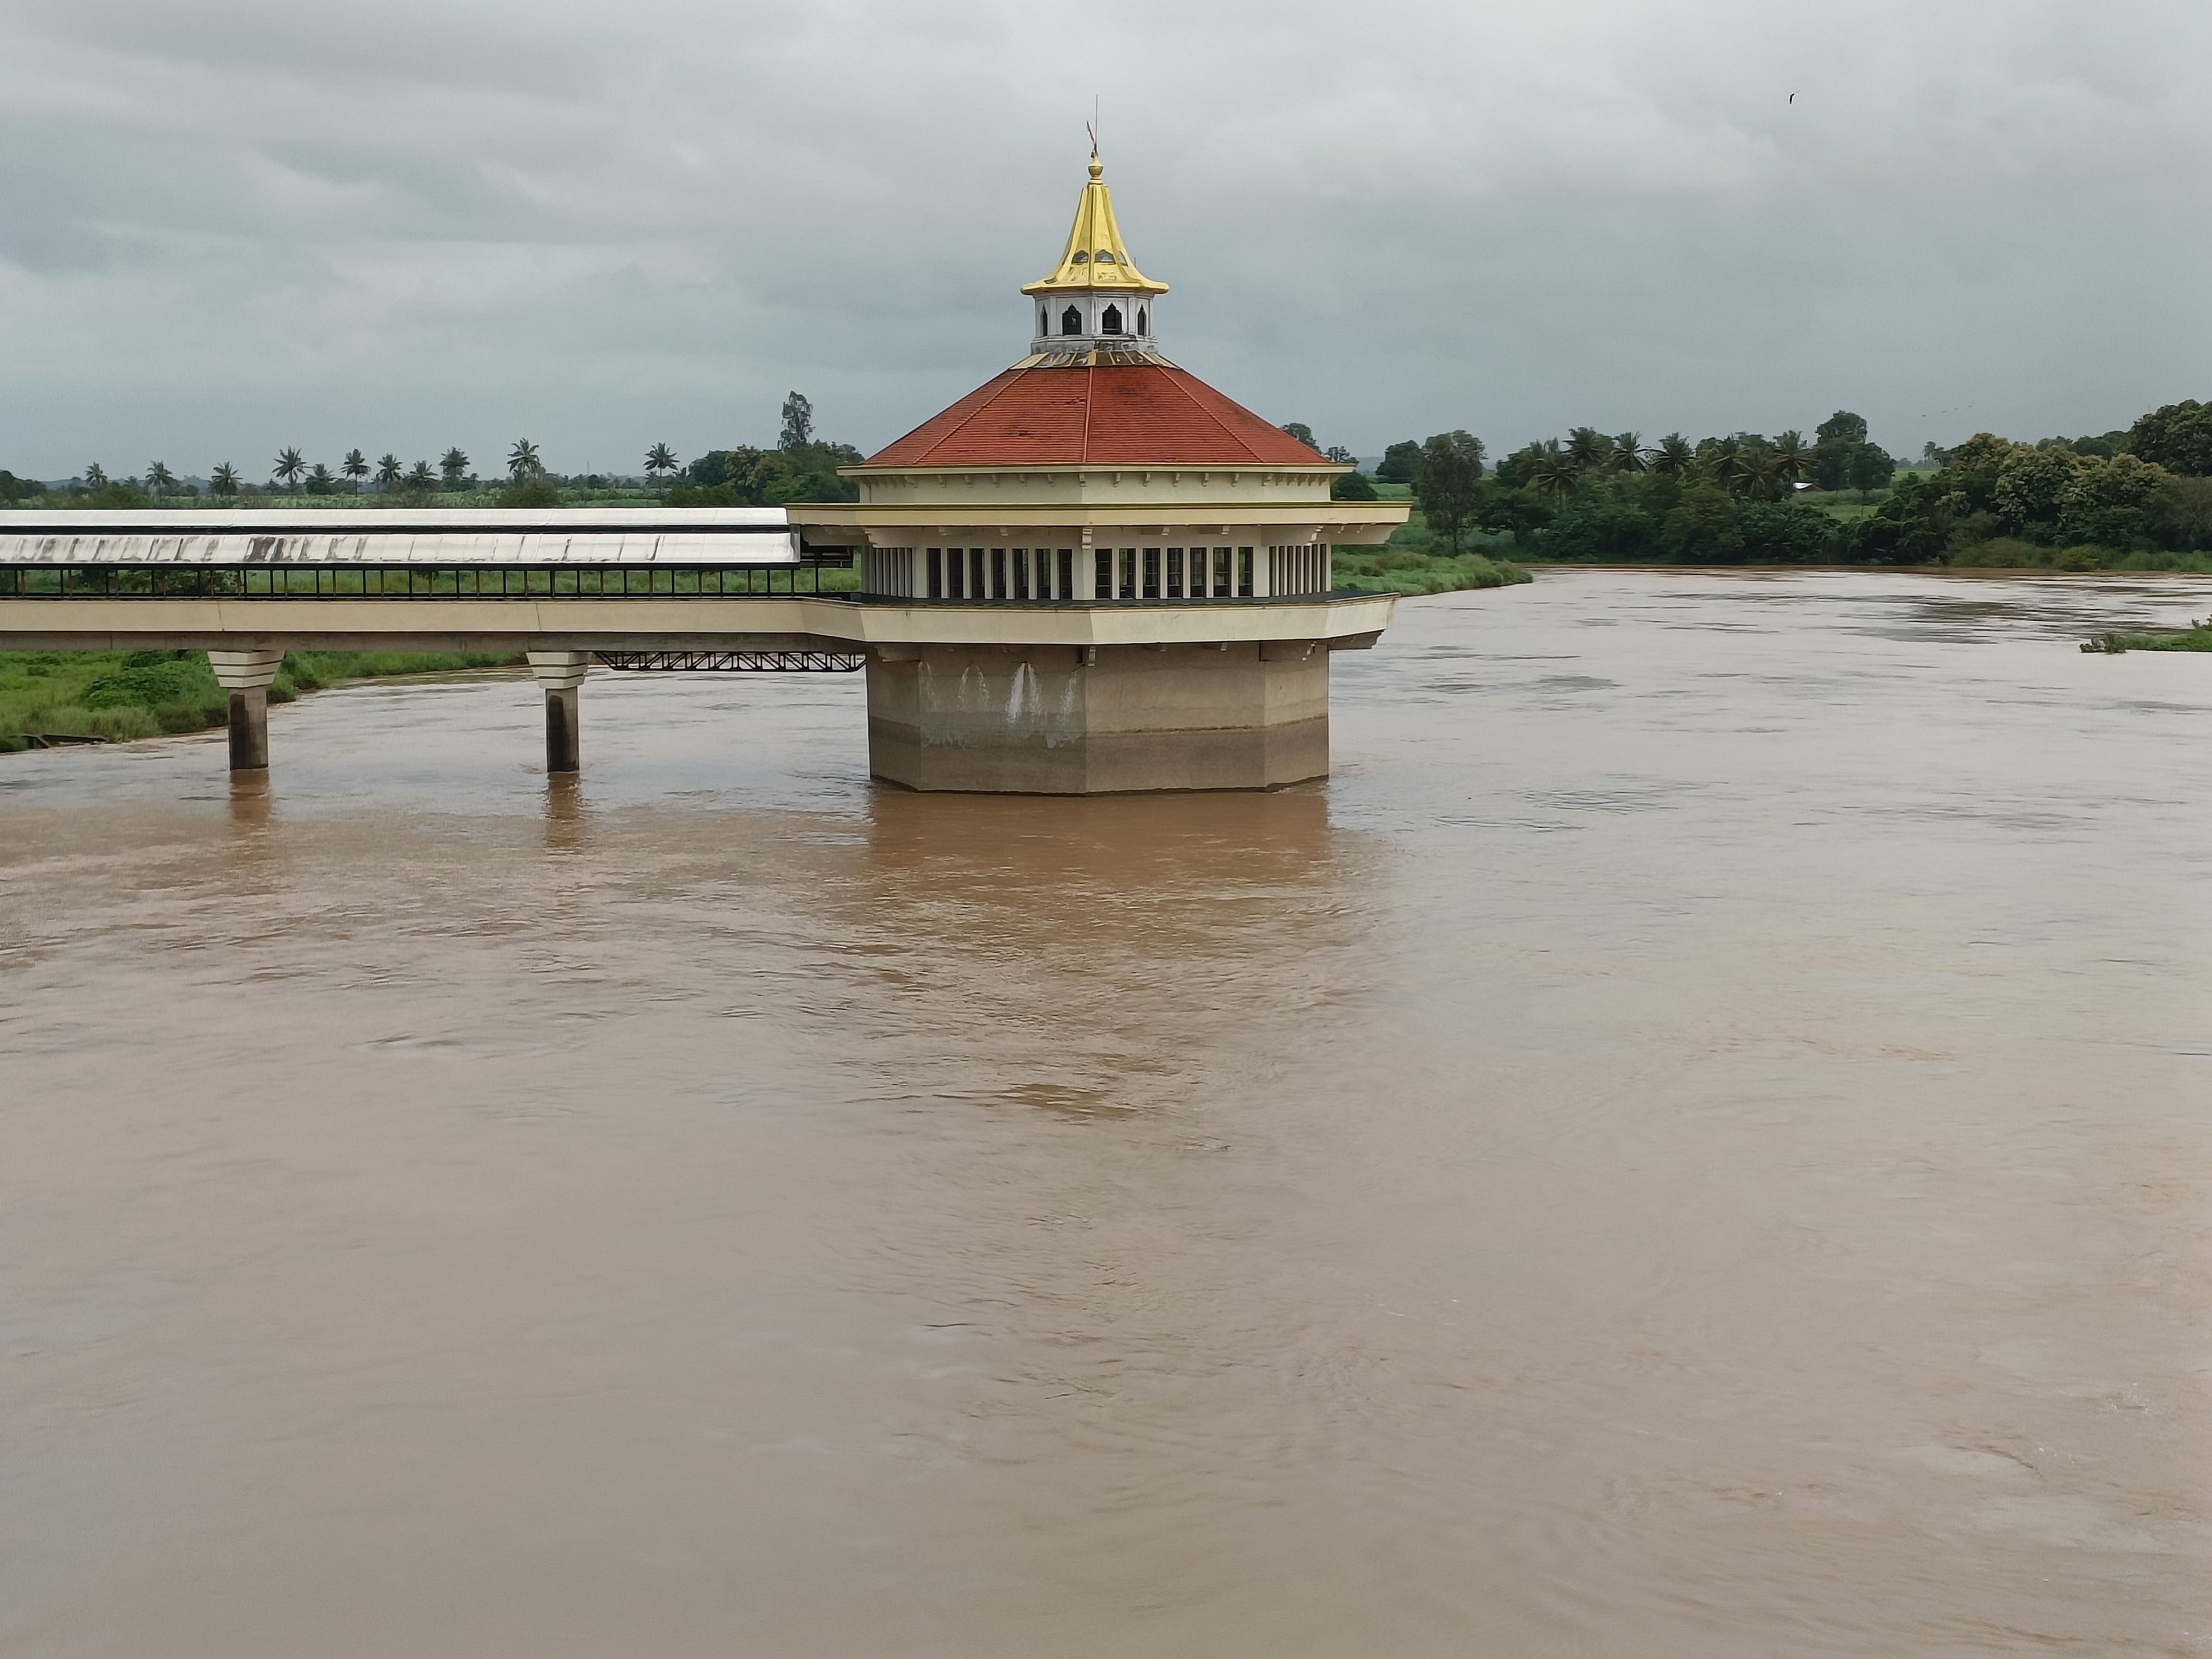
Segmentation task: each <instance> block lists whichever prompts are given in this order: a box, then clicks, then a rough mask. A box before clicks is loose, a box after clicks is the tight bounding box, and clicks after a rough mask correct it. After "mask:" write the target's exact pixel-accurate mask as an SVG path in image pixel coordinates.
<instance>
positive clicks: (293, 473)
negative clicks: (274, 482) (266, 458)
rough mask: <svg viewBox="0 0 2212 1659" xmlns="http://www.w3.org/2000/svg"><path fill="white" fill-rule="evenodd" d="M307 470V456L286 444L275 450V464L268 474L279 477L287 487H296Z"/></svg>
mask: <svg viewBox="0 0 2212 1659" xmlns="http://www.w3.org/2000/svg"><path fill="white" fill-rule="evenodd" d="M306 471H307V457H306V456H304V455H302V454H301V453H300V452H299V451H298V450H297V449H295V448H294V447H292V446H291V445H289V444H287V445H285V446H284V447H283V448H282V449H280V450H278V451H277V452H276V466H275V468H274V469H273V470H272V471H271V472H270V476H271V477H275V478H277V479H280V480H281V481H283V483H284V484H286V485H287V486H288V487H296V486H297V485H298V483H299V482H300V478H301V475H302V474H304V473H305V472H306Z"/></svg>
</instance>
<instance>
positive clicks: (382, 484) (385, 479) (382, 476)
mask: <svg viewBox="0 0 2212 1659" xmlns="http://www.w3.org/2000/svg"><path fill="white" fill-rule="evenodd" d="M403 471H405V469H404V467H403V466H401V465H400V461H399V458H398V456H397V455H395V454H393V453H392V452H391V451H390V450H388V449H387V450H386V451H385V452H384V453H383V455H382V456H381V457H380V458H379V459H378V460H377V463H376V487H377V488H378V489H392V487H394V486H395V485H396V484H398V482H399V478H400V475H401V473H402V472H403Z"/></svg>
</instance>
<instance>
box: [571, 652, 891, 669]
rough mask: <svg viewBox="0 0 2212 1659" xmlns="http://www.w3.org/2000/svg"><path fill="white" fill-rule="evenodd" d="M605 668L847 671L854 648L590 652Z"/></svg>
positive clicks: (857, 661)
mask: <svg viewBox="0 0 2212 1659" xmlns="http://www.w3.org/2000/svg"><path fill="white" fill-rule="evenodd" d="M592 655H593V656H594V657H596V658H598V659H599V661H600V662H602V663H604V664H605V665H606V666H607V667H609V668H620V669H623V670H626V671H629V672H632V673H644V674H850V673H852V672H853V671H854V670H856V669H860V668H864V667H866V665H867V661H868V659H867V658H866V656H864V655H863V654H862V653H860V652H858V651H594V652H593V653H592Z"/></svg>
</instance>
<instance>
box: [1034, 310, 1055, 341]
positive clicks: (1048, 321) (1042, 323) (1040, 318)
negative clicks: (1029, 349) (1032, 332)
mask: <svg viewBox="0 0 2212 1659" xmlns="http://www.w3.org/2000/svg"><path fill="white" fill-rule="evenodd" d="M1037 332H1038V333H1040V334H1049V333H1051V332H1052V313H1051V312H1049V311H1048V310H1046V309H1045V307H1042V306H1039V307H1037Z"/></svg>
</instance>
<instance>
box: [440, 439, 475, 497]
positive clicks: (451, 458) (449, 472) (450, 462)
mask: <svg viewBox="0 0 2212 1659" xmlns="http://www.w3.org/2000/svg"><path fill="white" fill-rule="evenodd" d="M438 474H439V476H440V477H442V478H444V479H445V481H446V488H447V489H459V488H460V487H461V480H462V479H464V478H465V477H468V476H469V457H468V452H467V451H465V450H464V449H463V448H461V447H460V446H459V445H458V444H456V445H455V446H454V447H453V448H451V449H448V450H447V452H446V453H444V454H443V455H441V456H440V457H439V458H438Z"/></svg>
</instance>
